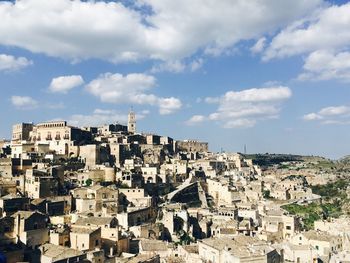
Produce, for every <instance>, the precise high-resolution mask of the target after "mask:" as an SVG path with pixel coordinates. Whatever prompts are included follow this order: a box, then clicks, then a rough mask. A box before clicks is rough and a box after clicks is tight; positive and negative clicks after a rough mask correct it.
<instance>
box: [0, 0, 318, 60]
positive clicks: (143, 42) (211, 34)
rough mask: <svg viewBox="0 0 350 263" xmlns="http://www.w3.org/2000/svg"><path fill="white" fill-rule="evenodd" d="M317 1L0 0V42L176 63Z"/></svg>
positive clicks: (266, 28)
mask: <svg viewBox="0 0 350 263" xmlns="http://www.w3.org/2000/svg"><path fill="white" fill-rule="evenodd" d="M321 2H322V0H285V1H271V0H251V1H249V3H248V2H247V1H246V0H234V1H232V0H221V1H216V0H208V1H202V0H192V1H188V0H178V1H173V0H139V1H137V2H135V3H136V4H135V5H137V6H133V5H128V6H127V7H126V6H124V5H123V4H122V2H120V1H118V2H110V1H108V2H105V1H82V0H76V1H71V0H51V1H46V0H21V1H14V2H12V1H1V2H0V17H1V18H2V19H1V23H0V35H1V36H4V37H2V38H1V39H0V44H1V45H8V46H16V47H20V48H25V49H27V50H30V51H32V52H36V53H37V52H39V53H45V54H47V55H50V56H55V57H63V58H67V59H70V60H81V59H88V58H101V59H105V60H109V61H113V62H118V61H137V60H140V59H152V60H153V59H155V60H163V61H176V60H181V59H183V58H186V57H189V56H191V55H193V54H194V53H196V52H197V51H204V53H207V54H209V53H213V51H215V52H214V53H216V54H218V53H220V52H224V51H225V50H227V49H230V48H232V46H234V44H236V43H237V42H239V41H240V40H246V39H256V38H259V37H261V36H262V35H263V34H265V33H266V32H273V31H275V30H277V29H278V28H280V27H281V26H285V25H287V24H288V23H290V22H291V21H294V20H295V19H299V18H300V17H302V16H304V15H305V14H307V13H308V12H309V11H310V10H313V9H314V8H315V7H317V6H318V5H319V4H320V3H321ZM145 10H151V12H147V11H145ZM247 14H249V16H248V15H247ZM106 21H108V22H106Z"/></svg>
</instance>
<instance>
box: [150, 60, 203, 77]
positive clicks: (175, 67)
mask: <svg viewBox="0 0 350 263" xmlns="http://www.w3.org/2000/svg"><path fill="white" fill-rule="evenodd" d="M203 63H204V60H203V59H202V58H198V59H195V60H193V61H190V62H187V63H186V62H183V61H180V60H175V61H166V62H162V63H159V64H157V65H154V66H153V67H152V68H151V73H158V72H171V73H182V72H184V71H191V72H195V71H197V70H198V69H200V68H201V67H202V66H203Z"/></svg>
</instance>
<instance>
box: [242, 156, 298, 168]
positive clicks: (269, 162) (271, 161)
mask: <svg viewBox="0 0 350 263" xmlns="http://www.w3.org/2000/svg"><path fill="white" fill-rule="evenodd" d="M243 156H244V158H246V159H252V160H253V163H254V164H257V165H260V166H265V167H266V166H273V165H275V164H281V163H283V162H296V161H303V157H302V156H300V155H291V154H268V153H265V154H245V155H243ZM281 166H283V164H281ZM286 167H287V166H286Z"/></svg>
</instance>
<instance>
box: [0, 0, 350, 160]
mask: <svg viewBox="0 0 350 263" xmlns="http://www.w3.org/2000/svg"><path fill="white" fill-rule="evenodd" d="M175 2H176V3H175ZM246 14H250V15H249V16H247V15H246ZM0 17H1V23H0V36H1V37H0V88H1V91H2V93H1V94H2V95H1V96H0V107H1V111H0V121H1V125H0V138H9V137H10V133H11V126H12V124H14V123H18V122H35V123H36V122H41V121H47V120H55V119H64V120H68V122H69V123H71V124H72V125H76V126H86V125H99V124H103V123H108V122H116V121H119V122H121V123H125V122H126V116H127V113H128V110H129V108H130V107H131V106H132V107H133V108H134V110H135V111H136V113H137V117H138V130H139V131H145V132H154V133H158V134H160V135H169V136H172V137H174V138H175V139H199V140H203V141H208V142H209V143H210V149H211V150H212V151H219V150H220V149H221V148H223V149H224V150H226V151H243V147H244V144H246V145H247V150H248V152H262V153H265V152H270V153H300V154H313V155H322V156H326V157H330V158H339V157H341V156H344V155H347V154H349V153H350V133H349V125H350V102H349V98H350V87H349V82H350V51H349V48H350V30H349V28H350V3H348V1H321V0H285V1H279V0H275V1H274V0H262V1H257V0H256V1H255V0H252V1H249V3H248V2H247V1H244V0H234V1H232V0H223V1H220V2H218V1H215V0H207V1H205V2H203V1H199V0H179V1H172V0H139V1H78V0H77V1H69V0H52V1H45V0H22V1H18V2H14V1H12V2H11V1H1V2H0Z"/></svg>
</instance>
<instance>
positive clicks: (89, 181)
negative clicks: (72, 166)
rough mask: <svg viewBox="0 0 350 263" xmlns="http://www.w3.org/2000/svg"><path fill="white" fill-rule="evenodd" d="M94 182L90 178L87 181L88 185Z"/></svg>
mask: <svg viewBox="0 0 350 263" xmlns="http://www.w3.org/2000/svg"><path fill="white" fill-rule="evenodd" d="M91 184H92V180H91V179H90V178H89V179H87V180H86V181H85V185H86V186H90V185H91Z"/></svg>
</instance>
